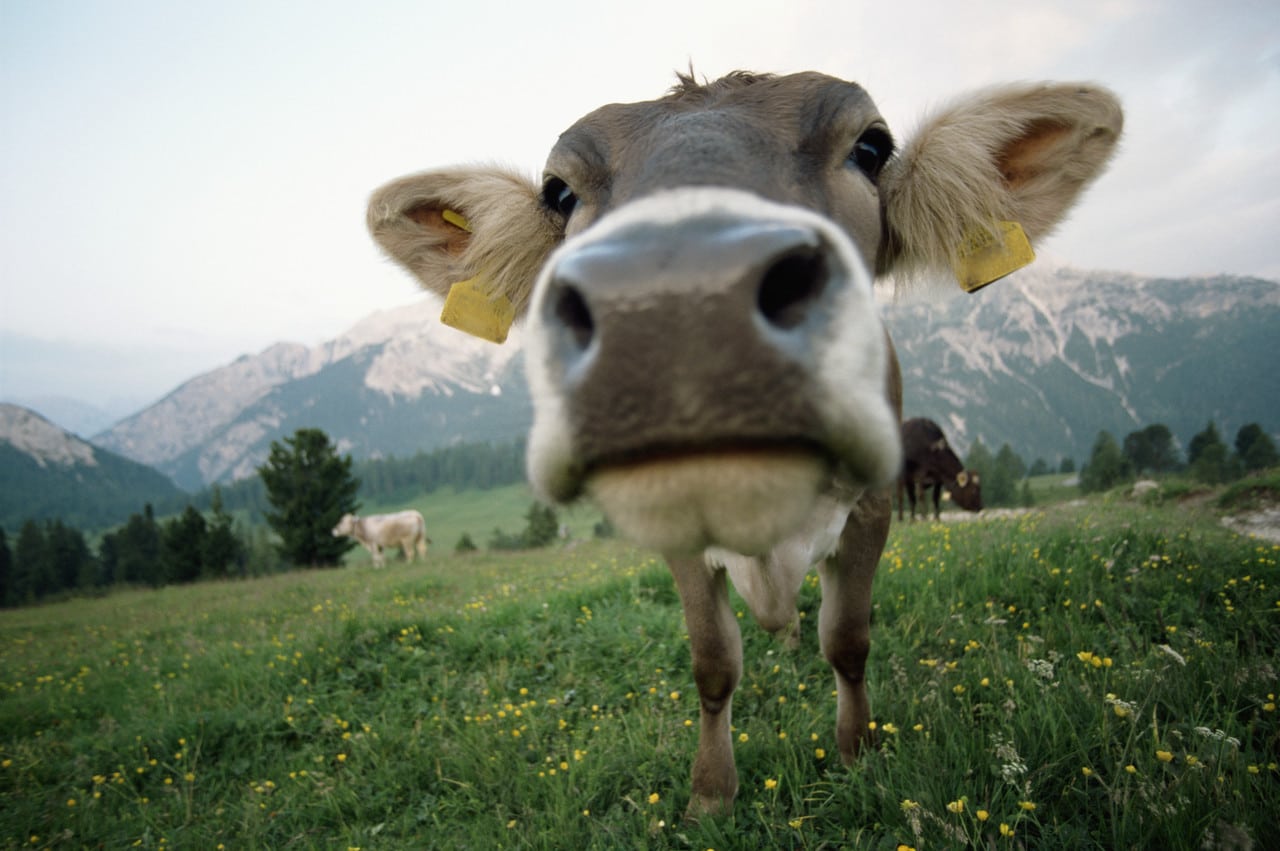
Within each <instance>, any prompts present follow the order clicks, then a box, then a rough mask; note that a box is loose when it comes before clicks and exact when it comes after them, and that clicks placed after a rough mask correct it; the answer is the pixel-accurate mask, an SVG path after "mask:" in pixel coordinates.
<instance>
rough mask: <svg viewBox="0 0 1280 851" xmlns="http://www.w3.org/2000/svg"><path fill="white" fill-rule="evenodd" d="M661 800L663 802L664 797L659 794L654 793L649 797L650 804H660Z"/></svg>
mask: <svg viewBox="0 0 1280 851" xmlns="http://www.w3.org/2000/svg"><path fill="white" fill-rule="evenodd" d="M661 800H662V796H661V795H659V794H658V793H657V792H654V793H653V794H651V795H650V796H649V803H650V804H656V803H658V802H659V801H661Z"/></svg>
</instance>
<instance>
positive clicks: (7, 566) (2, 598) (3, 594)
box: [0, 527, 13, 606]
mask: <svg viewBox="0 0 1280 851" xmlns="http://www.w3.org/2000/svg"><path fill="white" fill-rule="evenodd" d="M12 584H13V553H12V552H10V550H9V538H8V536H7V535H5V533H4V527H0V606H8V605H10V602H9V591H10V588H11V586H12Z"/></svg>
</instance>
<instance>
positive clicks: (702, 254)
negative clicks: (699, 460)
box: [541, 219, 833, 374]
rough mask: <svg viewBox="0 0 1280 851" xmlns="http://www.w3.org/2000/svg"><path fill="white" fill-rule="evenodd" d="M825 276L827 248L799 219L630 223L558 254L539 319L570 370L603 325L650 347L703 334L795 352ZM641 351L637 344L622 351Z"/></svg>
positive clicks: (715, 340) (604, 352)
mask: <svg viewBox="0 0 1280 851" xmlns="http://www.w3.org/2000/svg"><path fill="white" fill-rule="evenodd" d="M832 277H833V276H832V251H831V250H830V248H829V246H827V245H826V243H825V240H824V238H823V237H822V236H821V235H820V234H818V233H817V232H816V231H814V230H813V229H811V228H808V227H805V226H803V225H796V224H790V223H781V224H779V223H769V222H760V221H748V222H741V221H725V220H720V219H709V220H703V221H696V222H692V223H689V222H685V223H682V224H679V225H661V226H658V225H640V226H636V227H633V228H629V229H627V230H625V231H623V232H620V233H617V234H614V235H612V236H611V237H610V238H608V239H606V240H603V241H600V242H595V243H592V244H589V245H586V246H583V247H582V248H580V249H578V250H576V251H573V252H571V253H569V254H566V255H563V256H562V257H561V258H560V259H559V260H558V262H557V264H556V267H555V269H554V271H553V272H552V274H551V276H550V279H549V281H548V293H547V297H546V300H545V301H544V302H543V304H544V309H543V314H542V317H541V318H542V319H543V321H544V322H545V327H546V330H547V331H548V332H549V333H550V334H551V335H553V337H554V339H555V341H556V343H555V346H554V349H555V351H556V352H557V355H558V357H559V358H560V359H561V365H562V367H563V368H564V369H565V371H566V372H567V373H570V374H572V373H574V372H575V371H577V370H579V369H581V368H583V367H584V366H585V365H586V364H587V363H588V362H589V361H590V360H591V359H593V358H596V357H601V356H605V357H608V356H609V350H610V349H612V348H613V345H612V341H611V340H610V339H607V338H606V337H605V335H606V334H607V335H610V336H612V335H615V334H616V335H619V336H620V337H625V338H626V339H627V340H629V341H637V342H640V339H639V338H643V340H644V342H647V343H649V344H651V345H652V346H654V347H660V348H670V347H676V348H687V347H690V346H692V347H693V348H694V349H695V350H696V349H702V348H704V346H703V343H705V344H706V345H707V347H710V348H711V349H713V350H715V351H728V350H735V351H738V352H739V354H740V355H742V356H748V357H750V356H751V355H752V354H753V353H754V354H759V353H760V350H761V349H760V347H763V349H765V350H767V349H769V348H777V349H779V350H780V351H786V352H789V354H790V356H792V357H803V354H804V352H805V350H806V349H807V344H806V339H807V337H808V336H809V331H810V328H809V327H808V326H809V325H810V324H811V322H812V321H813V320H815V319H817V320H818V321H822V320H823V319H824V318H825V317H824V316H822V315H820V314H821V313H822V311H821V308H820V306H821V305H822V304H823V303H824V301H825V299H826V297H828V296H829V295H830V293H829V289H830V285H831V283H832ZM612 328H618V329H625V330H618V331H611V330H610V329H612ZM685 335H692V336H693V338H694V339H692V340H688V341H686V340H685V339H684V336H685ZM699 339H701V340H702V341H703V343H700V342H699ZM724 346H728V349H724V348H723V347H724ZM651 352H652V350H651V349H650V347H649V346H648V345H646V346H644V348H643V349H641V350H637V351H632V352H631V353H630V354H631V356H632V357H642V356H646V355H647V354H650V353H651ZM708 353H709V352H706V351H704V352H701V354H702V355H706V354H708ZM625 354H626V353H625V352H623V351H619V352H618V353H617V355H618V356H619V357H622V356H625ZM690 354H694V355H696V354H699V353H698V352H696V351H695V352H691V353H690ZM686 364H687V362H686ZM743 366H745V367H750V366H751V361H750V360H748V361H747V362H745V363H743Z"/></svg>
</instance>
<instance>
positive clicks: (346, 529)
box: [333, 514, 356, 538]
mask: <svg viewBox="0 0 1280 851" xmlns="http://www.w3.org/2000/svg"><path fill="white" fill-rule="evenodd" d="M355 530H356V516H355V515H354V514H344V515H342V519H341V520H339V521H338V525H337V526H334V527H333V537H335V538H341V537H343V536H344V535H350V534H352V533H353V532H355Z"/></svg>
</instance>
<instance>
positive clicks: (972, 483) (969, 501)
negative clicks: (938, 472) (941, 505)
mask: <svg viewBox="0 0 1280 851" xmlns="http://www.w3.org/2000/svg"><path fill="white" fill-rule="evenodd" d="M947 491H948V492H949V493H950V494H951V501H952V502H954V503H955V504H956V505H958V506H960V507H961V508H963V509H964V510H965V511H981V510H982V477H981V476H980V475H978V471H977V470H961V471H960V472H959V473H957V474H956V479H955V481H954V482H953V483H952V484H951V485H950V486H949V487H948V488H947Z"/></svg>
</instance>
